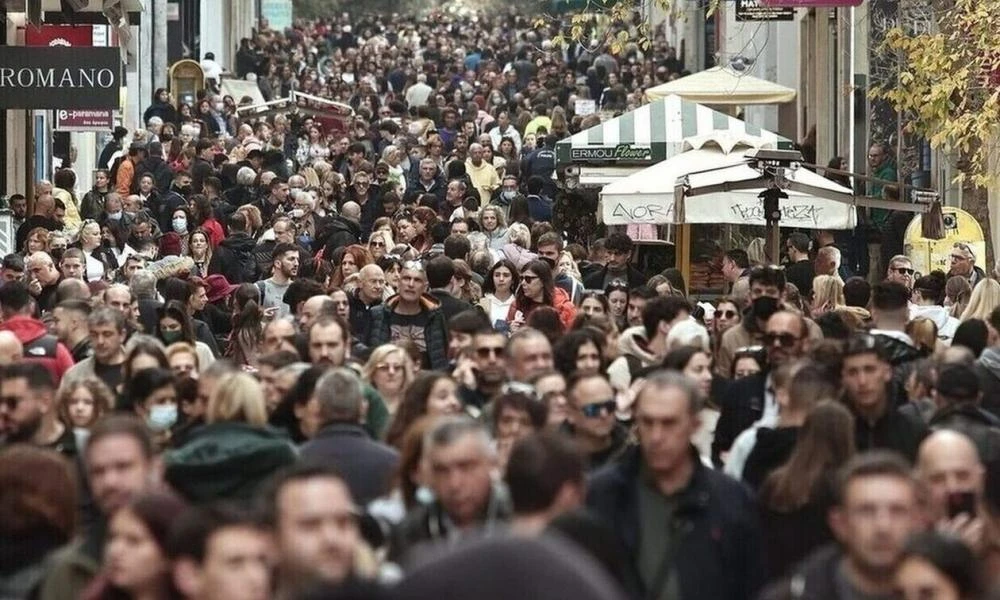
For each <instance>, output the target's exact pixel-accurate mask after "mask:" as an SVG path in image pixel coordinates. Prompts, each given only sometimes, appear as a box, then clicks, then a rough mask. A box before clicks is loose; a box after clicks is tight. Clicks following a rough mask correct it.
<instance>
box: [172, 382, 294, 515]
mask: <svg viewBox="0 0 1000 600" xmlns="http://www.w3.org/2000/svg"><path fill="white" fill-rule="evenodd" d="M210 370H211V368H210ZM205 422H206V424H205V425H204V426H202V427H199V428H197V429H194V430H193V431H192V432H191V434H190V436H189V437H188V440H187V442H186V443H185V444H184V445H183V446H181V447H180V448H178V449H176V450H171V451H169V452H167V453H166V454H165V456H164V465H165V467H166V468H165V472H164V475H165V478H166V480H167V483H169V484H170V486H171V487H172V488H173V489H175V490H177V492H178V493H180V494H181V495H182V496H184V497H185V498H187V499H188V500H190V501H191V502H206V501H209V500H246V501H249V500H252V499H253V498H255V497H256V494H257V490H258V489H259V487H260V485H261V483H263V482H264V481H265V480H266V479H268V478H269V477H270V476H271V475H273V473H274V472H275V471H277V470H280V469H281V468H283V467H287V466H289V465H292V464H294V463H295V461H296V460H297V458H298V456H297V454H296V452H295V448H294V447H293V446H292V443H291V441H290V440H289V439H288V437H287V435H286V434H285V433H284V432H282V431H279V430H277V429H272V428H270V427H268V426H267V405H266V404H265V402H264V390H263V388H262V387H261V385H260V383H259V382H258V381H257V380H256V379H255V378H254V377H253V376H252V375H250V374H248V373H243V372H241V371H231V372H229V373H225V374H223V375H222V376H221V377H219V378H218V383H217V384H216V387H215V392H214V393H213V394H212V396H211V397H210V398H209V399H208V406H207V407H206V409H205Z"/></svg>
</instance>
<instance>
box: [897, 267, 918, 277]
mask: <svg viewBox="0 0 1000 600" xmlns="http://www.w3.org/2000/svg"><path fill="white" fill-rule="evenodd" d="M893 271H895V272H896V273H899V274H900V275H913V274H914V273H915V271H914V270H913V269H907V268H906V267H896V268H894V269H893Z"/></svg>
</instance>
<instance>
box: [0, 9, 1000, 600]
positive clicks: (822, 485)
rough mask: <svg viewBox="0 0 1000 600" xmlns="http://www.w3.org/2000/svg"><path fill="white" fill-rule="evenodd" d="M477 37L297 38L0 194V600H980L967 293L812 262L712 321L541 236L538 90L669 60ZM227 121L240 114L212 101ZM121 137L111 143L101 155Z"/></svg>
mask: <svg viewBox="0 0 1000 600" xmlns="http://www.w3.org/2000/svg"><path fill="white" fill-rule="evenodd" d="M553 34H554V32H546V31H544V30H535V29H532V28H531V27H530V26H529V25H528V23H527V22H526V21H525V20H524V19H523V18H520V17H515V16H509V15H508V16H503V15H498V16H492V15H491V16H486V15H478V16H475V17H473V16H468V17H459V16H450V15H447V14H436V15H432V16H431V17H429V18H428V19H426V20H422V21H409V20H406V19H402V18H400V19H397V18H395V17H393V18H361V19H356V20H354V21H351V22H348V21H346V20H345V21H340V20H337V19H330V20H326V21H319V22H314V23H302V24H297V26H296V27H295V28H293V29H292V30H289V31H286V32H284V33H279V32H272V31H267V32H263V33H261V34H260V35H258V36H257V37H256V38H255V39H253V40H245V41H244V43H243V45H242V46H241V49H240V52H239V55H238V57H237V69H236V70H237V72H238V74H239V75H240V76H245V75H247V74H250V73H252V74H256V75H257V81H258V84H259V86H260V88H261V90H262V92H263V93H264V95H265V97H267V98H272V97H277V96H280V95H282V94H285V93H287V92H288V91H289V90H302V91H306V92H308V93H311V94H314V95H318V96H322V97H326V98H332V99H336V100H340V101H343V102H346V103H349V104H350V105H351V106H352V107H354V110H355V115H354V116H353V117H352V120H351V121H350V124H349V129H348V130H347V131H345V132H339V133H336V134H335V133H334V132H331V131H326V130H325V129H324V125H323V124H322V119H321V118H318V117H303V116H302V115H296V114H275V115H256V116H254V115H251V116H249V117H245V118H241V117H239V116H237V114H236V112H235V107H236V106H237V104H238V103H237V102H236V101H234V99H233V98H228V97H220V96H219V95H218V94H216V93H214V92H213V91H211V89H210V90H207V91H206V92H204V93H203V95H202V97H200V98H199V100H198V103H197V107H196V108H192V107H187V106H184V105H181V106H180V107H177V108H175V106H174V104H173V103H172V100H171V98H170V95H169V93H167V92H165V91H163V90H160V91H158V92H157V94H156V97H155V99H154V102H153V104H152V105H151V106H150V108H149V110H148V111H146V114H145V121H146V123H147V127H146V128H145V129H143V130H139V131H133V132H129V131H126V130H118V131H116V132H115V136H114V139H113V140H112V141H111V142H110V143H109V145H108V147H107V148H106V150H105V152H104V153H103V154H102V157H101V159H100V160H101V170H100V171H99V172H98V173H97V177H96V180H95V185H94V187H93V189H91V190H87V191H85V193H81V190H77V189H75V188H76V185H75V175H74V173H73V171H72V170H70V169H62V170H60V171H58V172H57V173H56V174H55V176H54V178H53V181H52V182H39V183H38V184H37V185H36V186H35V194H34V197H33V198H31V202H30V203H29V202H28V201H27V199H26V198H24V197H23V196H14V197H12V199H11V209H12V211H13V213H14V217H15V225H16V227H17V235H16V244H17V252H16V253H13V254H10V255H8V256H5V257H3V260H2V264H0V280H2V282H0V317H2V322H0V598H39V599H41V600H60V599H71V598H72V599H76V598H86V599H105V598H141V599H143V600H152V599H161V598H186V599H194V600H213V599H230V598H262V599H263V598H282V599H284V598H313V597H343V598H347V597H350V598H372V599H377V598H401V599H410V598H412V599H417V598H421V599H427V598H444V597H454V598H473V597H475V598H484V599H489V598H521V597H524V598H542V597H553V598H581V599H588V598H594V599H602V600H608V599H614V598H655V599H688V600H690V599H694V598H712V599H718V600H723V599H731V600H737V599H746V598H758V597H759V598H764V599H770V598H808V599H825V598H831V599H833V598H836V599H840V600H853V599H881V598H886V599H888V598H904V599H906V600H926V599H930V598H934V599H955V600H972V599H975V600H980V599H986V598H993V597H997V596H993V595H990V594H991V593H994V592H995V588H996V587H997V585H998V584H1000V545H998V544H997V541H996V540H997V539H998V534H1000V479H998V478H997V476H998V475H1000V471H998V470H997V469H998V467H1000V335H998V331H1000V283H998V278H997V277H996V274H995V273H994V274H993V275H992V276H990V275H987V274H986V272H985V271H984V270H983V269H982V267H981V266H980V265H982V264H983V258H984V257H982V256H977V255H976V252H975V250H974V248H973V246H972V245H970V244H966V243H956V244H955V245H954V247H953V248H952V251H951V255H950V261H951V270H950V272H949V273H947V274H945V273H943V272H941V271H934V272H931V273H927V274H918V273H915V271H914V268H913V264H912V262H911V261H910V260H909V259H908V258H907V257H906V256H903V255H898V256H893V257H892V258H890V259H889V260H888V261H887V266H886V267H887V268H886V270H885V272H884V273H883V274H880V276H878V277H869V278H868V279H862V278H860V277H852V276H850V274H849V273H845V272H844V270H843V265H842V264H841V262H842V255H841V252H842V249H840V248H838V247H837V245H836V240H835V239H834V237H833V235H832V233H831V232H827V231H817V232H813V235H809V234H806V233H799V232H792V233H790V234H788V235H786V236H785V239H784V247H783V249H784V253H783V254H784V255H783V256H782V257H781V259H780V262H781V264H780V265H773V264H768V263H767V261H766V260H764V261H754V260H751V257H750V256H749V255H748V254H747V252H746V251H744V250H741V249H732V250H729V251H727V252H725V254H724V255H723V256H719V257H717V261H718V264H719V267H720V268H721V272H722V274H723V275H724V277H725V278H726V280H727V282H728V290H727V295H725V296H723V297H721V298H714V299H701V298H694V297H689V296H688V295H687V287H686V285H685V282H684V280H683V277H682V276H681V273H680V271H679V270H677V269H667V270H666V271H664V272H662V273H645V272H643V271H642V270H641V269H639V268H637V266H636V264H637V261H635V256H634V254H635V248H634V246H633V241H632V240H631V239H630V238H629V237H628V236H627V235H624V234H622V233H618V232H611V233H607V234H602V233H598V232H594V236H593V239H589V238H588V239H567V236H565V235H564V233H563V230H562V229H560V228H558V227H556V226H554V223H553V221H557V220H558V215H557V213H558V209H554V207H553V197H554V196H553V194H554V192H553V186H554V185H555V184H554V182H553V178H552V174H553V156H552V148H553V144H554V142H555V141H556V140H558V139H560V138H561V137H563V136H565V135H567V134H568V133H571V132H574V131H578V130H580V129H581V128H584V127H586V126H587V124H588V123H589V122H591V121H592V119H593V118H598V117H591V116H584V115H577V114H575V107H576V102H575V101H576V100H577V99H594V100H597V101H598V104H599V106H600V107H603V108H608V109H610V110H626V109H628V108H629V106H631V105H632V104H633V103H637V102H639V101H640V100H639V99H640V98H641V91H642V90H643V89H644V88H646V87H648V86H649V85H651V84H653V83H657V82H661V81H664V80H666V79H669V78H670V77H673V76H676V75H677V74H679V72H680V65H679V63H678V62H677V60H676V58H675V57H674V55H673V52H672V50H670V49H669V48H668V47H666V45H665V44H664V43H663V41H662V38H660V37H655V38H654V41H653V45H652V47H651V48H650V49H649V50H648V51H646V52H640V51H639V49H638V47H637V46H628V47H627V48H626V51H625V52H624V53H623V54H622V55H621V56H618V57H611V56H610V55H608V54H606V53H604V52H603V51H602V50H600V51H599V52H591V51H590V49H589V48H585V47H582V46H579V45H571V46H570V47H569V48H566V49H553V47H552V44H551V36H552V35H553ZM240 102H242V99H240ZM124 140H128V141H127V143H126V142H125V141H124Z"/></svg>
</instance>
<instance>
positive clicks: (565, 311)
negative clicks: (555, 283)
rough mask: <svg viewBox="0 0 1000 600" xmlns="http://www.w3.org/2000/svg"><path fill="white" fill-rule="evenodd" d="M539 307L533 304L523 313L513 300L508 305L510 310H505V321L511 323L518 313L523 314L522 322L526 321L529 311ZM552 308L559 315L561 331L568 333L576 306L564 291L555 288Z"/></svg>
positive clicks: (574, 315)
mask: <svg viewBox="0 0 1000 600" xmlns="http://www.w3.org/2000/svg"><path fill="white" fill-rule="evenodd" d="M539 306H543V305H542V304H534V305H533V306H532V307H531V308H529V309H528V310H527V312H525V311H524V309H522V308H521V307H520V306H518V302H517V300H516V299H515V300H514V302H513V303H512V304H511V305H510V309H508V310H507V320H508V321H513V320H514V316H515V315H517V313H518V311H520V312H523V313H524V320H525V321H527V320H528V315H529V314H531V311H532V310H534V309H535V308H538V307H539ZM552 308H554V309H556V312H558V313H559V321H560V322H562V325H563V331H569V330H570V328H572V327H573V320H574V319H576V305H575V304H573V301H572V300H570V299H569V294H567V293H566V290H564V289H562V288H559V287H557V288H555V290H554V292H553V294H552Z"/></svg>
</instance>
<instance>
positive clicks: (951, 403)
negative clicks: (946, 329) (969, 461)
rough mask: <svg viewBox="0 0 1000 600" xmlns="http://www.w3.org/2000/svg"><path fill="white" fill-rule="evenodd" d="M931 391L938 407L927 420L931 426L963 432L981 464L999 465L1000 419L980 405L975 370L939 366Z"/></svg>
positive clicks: (980, 395) (951, 365)
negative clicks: (932, 390)
mask: <svg viewBox="0 0 1000 600" xmlns="http://www.w3.org/2000/svg"><path fill="white" fill-rule="evenodd" d="M933 393H934V403H935V404H936V405H937V407H938V409H937V411H936V412H935V413H934V415H933V416H932V417H931V420H930V422H929V423H928V425H929V426H930V428H931V429H933V430H939V429H951V430H954V431H958V432H960V433H963V434H965V435H966V436H968V437H969V439H970V440H972V442H973V443H974V444H975V445H976V450H977V451H978V452H979V457H980V459H982V461H983V463H984V464H986V465H987V466H989V467H991V468H997V467H1000V418H997V417H996V416H994V415H993V414H992V413H990V412H988V411H986V410H983V408H982V407H981V406H980V400H981V399H982V394H981V393H980V384H979V379H978V378H977V377H976V371H975V369H973V367H972V366H971V365H968V364H964V363H958V364H948V365H942V366H941V367H940V371H939V372H938V376H937V382H936V383H935V385H934V392H933ZM997 472H1000V471H997Z"/></svg>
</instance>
